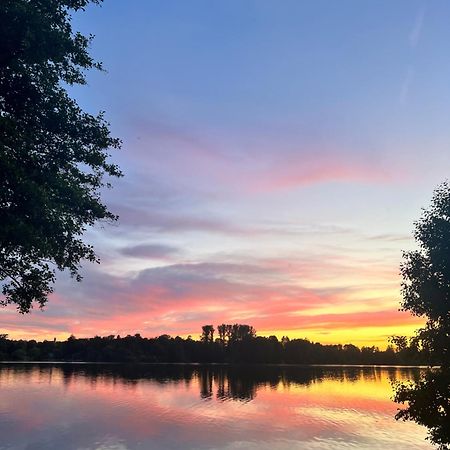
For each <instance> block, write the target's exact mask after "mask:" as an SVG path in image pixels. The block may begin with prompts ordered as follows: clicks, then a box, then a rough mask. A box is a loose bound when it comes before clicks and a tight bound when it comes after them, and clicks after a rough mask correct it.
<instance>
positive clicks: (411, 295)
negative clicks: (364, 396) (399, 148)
mask: <svg viewBox="0 0 450 450" xmlns="http://www.w3.org/2000/svg"><path fill="white" fill-rule="evenodd" d="M414 237H415V239H416V241H417V243H418V245H419V248H418V250H415V251H410V252H406V253H405V254H404V262H403V264H402V265H401V274H402V276H403V283H402V296H403V301H402V309H404V310H406V311H410V312H411V313H412V314H414V315H416V316H419V317H424V318H425V319H426V324H425V326H424V327H423V328H421V329H419V330H418V331H417V333H416V336H414V337H413V338H412V339H411V340H410V345H409V348H407V342H406V341H405V339H404V338H402V337H396V338H395V339H394V342H395V343H397V345H398V347H399V348H400V351H401V352H403V353H405V352H407V351H411V349H422V351H424V352H426V353H427V354H428V355H429V361H430V363H434V364H439V365H440V368H439V369H437V370H431V369H430V370H429V371H428V372H427V373H426V375H425V376H424V377H422V379H420V380H419V381H417V382H411V383H408V384H401V385H399V386H397V390H396V394H395V400H396V401H397V402H399V403H402V404H407V406H406V407H405V408H403V409H400V410H399V412H398V414H397V415H396V418H397V419H404V420H414V421H416V422H417V423H420V424H422V425H425V426H427V427H428V429H429V439H430V440H431V442H433V443H435V444H437V445H439V448H440V449H448V448H449V444H450V421H449V418H450V186H449V184H448V182H444V183H442V184H441V185H440V186H439V187H438V188H437V189H436V190H435V191H434V195H433V198H432V202H431V206H430V208H428V209H427V210H424V211H423V214H422V217H421V218H420V220H419V221H417V222H416V223H415V231H414ZM413 351H414V350H413Z"/></svg>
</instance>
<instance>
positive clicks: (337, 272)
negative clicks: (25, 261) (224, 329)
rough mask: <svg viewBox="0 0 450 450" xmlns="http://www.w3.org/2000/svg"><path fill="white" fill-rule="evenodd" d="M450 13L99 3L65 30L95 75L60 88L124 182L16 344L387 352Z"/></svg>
mask: <svg viewBox="0 0 450 450" xmlns="http://www.w3.org/2000/svg"><path fill="white" fill-rule="evenodd" d="M449 23H450V3H449V2H447V1H438V0H436V1H430V2H425V1H414V0H407V1H406V0H405V1H399V0H398V1H395V2H392V1H391V0H387V1H364V2H361V1H359V0H355V1H349V0H344V1H341V2H331V1H320V0H319V1H317V0H314V1H312V0H311V1H298V0H283V1H276V0H270V1H268V0H267V1H266V0H222V1H218V0H203V1H199V0H190V1H185V0H179V1H176V0H173V1H163V0H159V1H150V0H130V1H116V0H105V3H104V5H103V6H102V7H96V6H91V7H89V8H88V9H87V11H86V12H85V13H80V14H77V16H76V19H75V21H74V26H75V27H76V28H78V29H80V30H81V31H82V32H84V33H87V34H89V33H93V34H94V35H96V37H95V40H94V42H93V45H92V54H93V55H94V56H95V57H96V58H97V59H99V60H101V61H103V63H104V66H105V68H106V70H107V73H101V72H97V73H91V74H89V76H88V82H89V83H88V86H84V87H76V88H73V89H71V91H70V92H71V94H72V95H73V96H75V97H76V98H77V100H78V101H79V103H80V105H81V106H82V107H83V108H84V109H86V110H88V111H89V112H92V113H96V112H97V111H99V110H105V111H106V117H107V119H108V120H109V121H110V123H111V128H112V131H113V134H114V135H116V136H119V137H121V138H122V140H123V148H122V150H120V151H119V152H115V153H114V154H113V156H112V160H113V161H115V162H117V163H118V164H119V165H120V166H121V168H122V170H123V172H124V174H125V176H124V178H123V179H121V180H118V181H116V180H113V184H114V189H112V190H110V191H108V192H106V193H105V194H104V199H105V200H106V201H107V204H108V205H109V207H110V209H111V210H112V211H113V212H115V213H117V214H119V216H120V220H119V222H118V223H117V224H115V225H112V226H109V225H106V226H104V227H103V228H102V226H97V227H96V228H95V229H94V230H89V231H88V233H87V234H86V239H87V240H88V241H89V242H92V243H93V244H94V245H95V247H96V249H97V252H98V254H99V256H100V258H101V264H100V265H96V264H88V263H86V264H84V266H83V270H82V275H83V276H84V280H83V282H82V283H76V282H75V281H74V280H71V279H70V277H69V276H66V275H58V281H57V285H56V288H55V293H54V294H53V295H52V296H51V298H50V300H49V303H48V306H47V307H46V308H45V309H44V311H39V310H38V309H34V310H33V312H32V313H31V314H28V315H19V314H18V313H17V311H16V309H15V308H14V307H13V306H11V307H8V308H3V309H0V332H4V333H9V335H10V336H11V337H13V338H19V337H25V338H34V339H44V338H53V337H56V338H58V339H65V338H66V337H67V336H69V335H70V334H74V335H76V336H77V337H82V336H93V335H96V334H98V335H110V334H120V335H126V334H135V333H141V334H142V335H144V336H148V337H150V336H155V335H159V334H163V333H166V334H170V335H173V336H176V335H180V336H187V335H189V334H191V335H192V336H193V337H194V338H196V337H198V335H199V333H200V328H201V325H203V324H209V323H211V324H214V325H217V324H219V323H222V322H225V323H235V322H238V323H248V324H251V325H253V326H254V327H255V328H256V330H257V332H258V334H260V335H271V334H275V335H277V336H278V337H281V336H282V335H286V334H287V335H289V336H290V337H306V338H309V339H311V340H315V341H319V342H322V343H347V342H352V343H355V344H357V345H379V346H385V345H386V341H387V337H388V336H390V335H392V334H411V333H412V331H413V330H414V329H415V328H417V327H418V326H419V325H420V324H421V323H422V322H421V320H420V319H417V318H413V317H411V316H410V314H408V313H403V312H399V311H398V308H399V300H400V293H399V285H400V281H401V280H400V277H399V264H400V262H401V258H402V250H408V249H411V248H413V246H414V242H413V240H412V238H411V235H412V230H413V222H414V220H416V219H417V218H418V217H419V216H420V209H421V207H426V206H427V205H428V204H429V202H430V199H431V195H432V191H433V189H434V188H435V187H436V186H437V184H438V183H440V182H441V181H443V180H444V179H445V178H446V177H448V174H449V157H448V155H449V146H450V122H449V118H450V27H449Z"/></svg>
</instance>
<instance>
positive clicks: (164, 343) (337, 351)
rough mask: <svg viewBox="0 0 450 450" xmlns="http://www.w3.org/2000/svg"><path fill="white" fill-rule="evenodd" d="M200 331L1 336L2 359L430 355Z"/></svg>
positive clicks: (395, 344) (274, 359) (289, 359)
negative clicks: (196, 333)
mask: <svg viewBox="0 0 450 450" xmlns="http://www.w3.org/2000/svg"><path fill="white" fill-rule="evenodd" d="M217 330H218V337H217V338H214V332H215V330H214V327H213V326H212V325H205V326H203V327H202V335H201V336H200V340H194V339H192V338H191V337H188V338H187V339H183V338H181V337H179V336H177V337H175V338H174V337H171V336H169V335H162V336H159V337H155V338H145V337H142V336H141V335H139V334H135V335H134V336H131V335H128V336H125V337H120V336H114V335H111V336H106V337H100V336H96V337H93V338H80V339H77V338H75V337H74V336H70V337H69V338H68V339H67V340H66V341H64V342H59V341H56V340H54V341H43V342H37V341H35V340H29V341H27V340H11V339H8V337H7V335H0V361H91V362H126V363H191V362H192V363H268V364H281V363H284V364H387V365H395V364H398V365H417V364H420V365H427V364H429V363H430V361H429V359H428V357H427V355H426V354H425V353H424V352H423V351H422V350H421V349H420V348H418V346H416V345H415V344H414V342H412V341H408V340H407V339H406V338H403V337H397V338H393V339H392V342H391V344H392V345H389V346H388V347H387V349H386V350H380V349H379V348H378V347H374V346H372V347H362V348H359V347H356V346H355V345H352V344H346V345H322V344H319V343H316V342H311V341H309V340H307V339H289V338H288V337H285V336H284V337H283V338H282V339H281V340H279V339H278V338H277V337H276V336H270V337H261V336H257V335H256V332H255V330H254V328H253V327H251V326H249V325H241V324H234V325H226V324H222V325H219V326H218V327H217Z"/></svg>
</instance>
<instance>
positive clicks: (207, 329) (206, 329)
mask: <svg viewBox="0 0 450 450" xmlns="http://www.w3.org/2000/svg"><path fill="white" fill-rule="evenodd" d="M201 340H202V341H203V342H214V327H213V326H212V325H203V326H202V335H201Z"/></svg>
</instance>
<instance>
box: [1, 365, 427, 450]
mask: <svg viewBox="0 0 450 450" xmlns="http://www.w3.org/2000/svg"><path fill="white" fill-rule="evenodd" d="M266 372H267V373H266ZM414 374H416V375H417V371H416V372H414V371H409V372H408V371H405V370H402V371H401V370H394V369H390V370H387V369H362V368H357V369H342V368H341V369H323V368H322V369H321V368H315V369H305V368H274V367H272V368H267V367H266V368H264V367H260V368H253V369H251V370H250V372H249V369H235V368H234V369H233V368H226V367H220V366H219V367H209V368H201V367H198V366H187V367H186V366H184V367H181V366H179V367H171V368H169V369H166V368H164V366H153V367H152V366H145V367H144V366H142V367H141V368H130V367H129V368H126V369H124V368H122V367H121V366H96V367H92V366H67V365H65V366H56V367H52V366H40V367H37V366H28V365H15V366H14V365H4V366H1V365H0V390H1V398H0V435H1V436H2V439H1V443H0V449H1V450H3V449H8V450H18V449H21V450H22V449H23V450H25V449H33V450H34V449H53V448H55V449H66V450H72V449H73V450H75V449H80V448H82V449H83V450H84V449H102V450H124V449H127V450H135V449H178V448H179V449H207V448H216V449H231V448H258V449H259V448H267V449H269V448H270V449H288V448H289V449H292V448H294V449H295V448H298V449H309V448H311V449H340V448H348V447H349V446H350V447H352V446H353V447H355V448H364V449H386V448H395V449H429V448H431V446H430V445H429V444H428V443H427V442H426V441H425V440H424V438H425V434H426V433H425V430H424V429H422V428H421V427H419V426H417V425H415V424H412V423H403V422H396V421H395V420H394V419H393V416H394V414H395V411H396V405H395V404H394V403H393V402H392V401H391V400H390V397H391V395H392V388H391V384H390V383H391V380H392V379H405V378H411V377H413V376H414Z"/></svg>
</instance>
